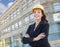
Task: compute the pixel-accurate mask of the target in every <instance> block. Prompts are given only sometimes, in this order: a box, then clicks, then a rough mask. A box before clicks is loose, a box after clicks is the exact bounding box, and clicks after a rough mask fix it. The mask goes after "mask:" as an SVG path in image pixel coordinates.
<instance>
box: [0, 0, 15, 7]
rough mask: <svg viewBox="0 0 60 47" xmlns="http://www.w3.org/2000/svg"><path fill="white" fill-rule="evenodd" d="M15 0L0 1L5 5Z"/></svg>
mask: <svg viewBox="0 0 60 47" xmlns="http://www.w3.org/2000/svg"><path fill="white" fill-rule="evenodd" d="M14 1H15V0H0V3H2V4H4V5H5V6H7V5H8V3H10V2H14Z"/></svg>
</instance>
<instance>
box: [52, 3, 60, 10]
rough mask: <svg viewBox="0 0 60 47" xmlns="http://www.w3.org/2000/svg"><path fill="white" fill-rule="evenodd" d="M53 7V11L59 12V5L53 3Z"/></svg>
mask: <svg viewBox="0 0 60 47" xmlns="http://www.w3.org/2000/svg"><path fill="white" fill-rule="evenodd" d="M53 7H54V9H55V11H60V4H59V3H57V2H56V3H54V4H53Z"/></svg>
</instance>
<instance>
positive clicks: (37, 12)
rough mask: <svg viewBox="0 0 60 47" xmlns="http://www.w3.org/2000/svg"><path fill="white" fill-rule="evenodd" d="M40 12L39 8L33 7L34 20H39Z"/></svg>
mask: <svg viewBox="0 0 60 47" xmlns="http://www.w3.org/2000/svg"><path fill="white" fill-rule="evenodd" d="M42 16H43V15H42V12H41V10H40V9H35V10H34V18H35V20H40V19H41V18H42Z"/></svg>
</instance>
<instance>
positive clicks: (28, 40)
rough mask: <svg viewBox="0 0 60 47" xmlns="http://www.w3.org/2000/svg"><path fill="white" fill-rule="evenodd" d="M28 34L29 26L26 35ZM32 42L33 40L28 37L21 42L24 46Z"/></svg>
mask: <svg viewBox="0 0 60 47" xmlns="http://www.w3.org/2000/svg"><path fill="white" fill-rule="evenodd" d="M29 32H30V26H29V27H28V29H27V32H26V34H29ZM32 40H33V38H31V37H29V38H26V37H23V38H22V42H23V43H24V44H27V43H30V42H32Z"/></svg>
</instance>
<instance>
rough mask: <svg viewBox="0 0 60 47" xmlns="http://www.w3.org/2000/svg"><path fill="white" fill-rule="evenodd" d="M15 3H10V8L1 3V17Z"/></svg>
mask: <svg viewBox="0 0 60 47" xmlns="http://www.w3.org/2000/svg"><path fill="white" fill-rule="evenodd" d="M13 3H14V2H10V3H8V6H5V5H4V4H2V3H0V16H1V14H3V13H4V12H5V11H6V10H7V9H8V8H9V7H10V6H11V5H12V4H13Z"/></svg>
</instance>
